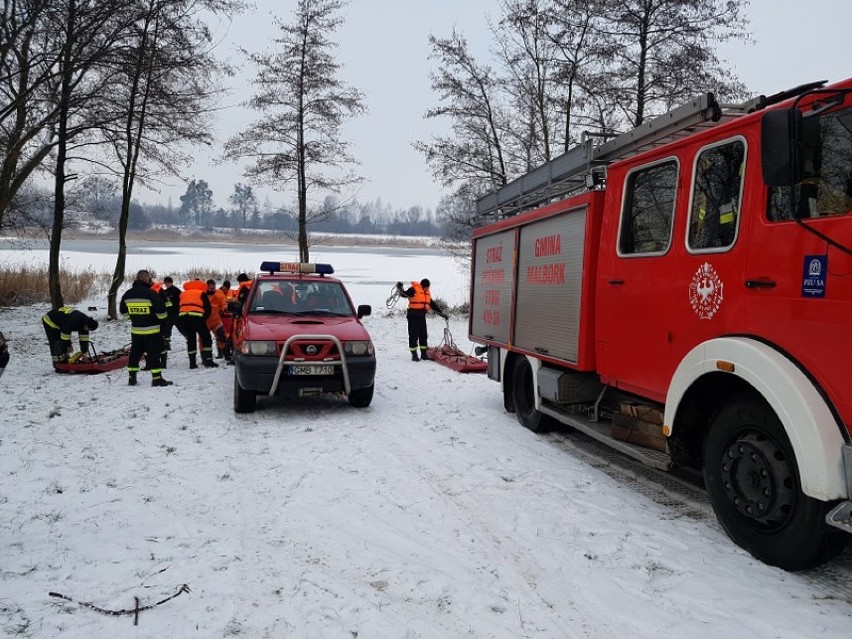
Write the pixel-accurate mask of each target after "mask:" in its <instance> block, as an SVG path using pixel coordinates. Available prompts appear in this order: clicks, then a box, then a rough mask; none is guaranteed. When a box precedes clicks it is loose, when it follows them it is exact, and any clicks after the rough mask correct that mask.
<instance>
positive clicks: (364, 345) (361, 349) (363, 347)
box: [343, 339, 375, 355]
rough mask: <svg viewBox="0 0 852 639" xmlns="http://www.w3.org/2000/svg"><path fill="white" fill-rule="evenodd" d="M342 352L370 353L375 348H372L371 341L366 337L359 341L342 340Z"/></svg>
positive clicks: (352, 353) (350, 353) (348, 353)
mask: <svg viewBox="0 0 852 639" xmlns="http://www.w3.org/2000/svg"><path fill="white" fill-rule="evenodd" d="M343 352H344V353H346V354H347V355H372V354H373V353H375V349H373V342H371V341H370V340H368V339H367V340H363V341H359V342H344V343H343Z"/></svg>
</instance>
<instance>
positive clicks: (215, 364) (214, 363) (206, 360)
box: [201, 359, 219, 368]
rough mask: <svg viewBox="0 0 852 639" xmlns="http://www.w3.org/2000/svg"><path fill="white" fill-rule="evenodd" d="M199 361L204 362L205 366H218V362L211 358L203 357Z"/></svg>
mask: <svg viewBox="0 0 852 639" xmlns="http://www.w3.org/2000/svg"><path fill="white" fill-rule="evenodd" d="M201 363H202V364H204V367H205V368H219V364H217V363H216V362H214V361H213V360H212V359H205V360H203V361H202V362H201Z"/></svg>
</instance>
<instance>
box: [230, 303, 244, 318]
mask: <svg viewBox="0 0 852 639" xmlns="http://www.w3.org/2000/svg"><path fill="white" fill-rule="evenodd" d="M228 312H229V313H231V314H232V315H242V314H243V303H242V302H228Z"/></svg>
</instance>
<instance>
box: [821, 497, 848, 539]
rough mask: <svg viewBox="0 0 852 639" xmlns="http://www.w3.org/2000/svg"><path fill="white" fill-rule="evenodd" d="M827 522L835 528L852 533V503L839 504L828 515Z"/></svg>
mask: <svg viewBox="0 0 852 639" xmlns="http://www.w3.org/2000/svg"><path fill="white" fill-rule="evenodd" d="M825 521H826V522H827V523H828V524H829V525H831V526H834V527H835V528H840V530H843V531H845V532H848V533H852V501H844V502H841V503H840V504H838V505H837V506H836V507H835V508H833V509H832V510H831V512H830V513H828V515H826V517H825Z"/></svg>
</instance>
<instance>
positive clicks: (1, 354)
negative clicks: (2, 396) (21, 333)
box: [0, 333, 9, 377]
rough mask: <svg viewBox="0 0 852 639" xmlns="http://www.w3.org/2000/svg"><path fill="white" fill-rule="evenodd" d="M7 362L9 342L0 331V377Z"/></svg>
mask: <svg viewBox="0 0 852 639" xmlns="http://www.w3.org/2000/svg"><path fill="white" fill-rule="evenodd" d="M8 363H9V343H8V342H7V341H6V337H5V336H4V335H3V333H0V377H2V376H3V371H5V370H6V364H8Z"/></svg>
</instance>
